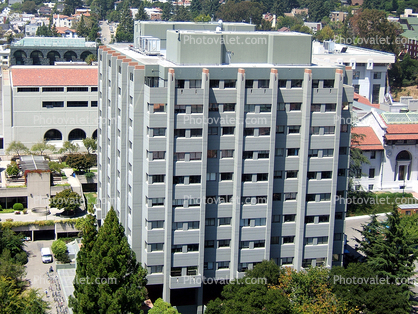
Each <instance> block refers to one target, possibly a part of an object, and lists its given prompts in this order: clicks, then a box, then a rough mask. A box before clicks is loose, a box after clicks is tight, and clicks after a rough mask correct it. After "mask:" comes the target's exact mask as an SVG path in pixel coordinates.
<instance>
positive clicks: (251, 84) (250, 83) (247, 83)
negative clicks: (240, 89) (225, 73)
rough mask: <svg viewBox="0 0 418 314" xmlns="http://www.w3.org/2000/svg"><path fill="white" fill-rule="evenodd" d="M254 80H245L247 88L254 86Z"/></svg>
mask: <svg viewBox="0 0 418 314" xmlns="http://www.w3.org/2000/svg"><path fill="white" fill-rule="evenodd" d="M253 86H254V80H245V88H253Z"/></svg>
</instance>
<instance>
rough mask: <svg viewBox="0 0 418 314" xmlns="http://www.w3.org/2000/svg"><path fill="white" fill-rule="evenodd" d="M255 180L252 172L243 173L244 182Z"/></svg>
mask: <svg viewBox="0 0 418 314" xmlns="http://www.w3.org/2000/svg"><path fill="white" fill-rule="evenodd" d="M252 180H253V175H252V174H243V175H242V182H251V181H252Z"/></svg>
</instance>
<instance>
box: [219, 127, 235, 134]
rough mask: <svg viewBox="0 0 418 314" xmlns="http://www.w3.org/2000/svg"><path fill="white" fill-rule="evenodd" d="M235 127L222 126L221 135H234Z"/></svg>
mask: <svg viewBox="0 0 418 314" xmlns="http://www.w3.org/2000/svg"><path fill="white" fill-rule="evenodd" d="M234 130H235V127H233V126H227V127H223V128H222V135H234Z"/></svg>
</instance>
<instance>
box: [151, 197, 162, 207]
mask: <svg viewBox="0 0 418 314" xmlns="http://www.w3.org/2000/svg"><path fill="white" fill-rule="evenodd" d="M150 200H151V206H164V197H157V198H150Z"/></svg>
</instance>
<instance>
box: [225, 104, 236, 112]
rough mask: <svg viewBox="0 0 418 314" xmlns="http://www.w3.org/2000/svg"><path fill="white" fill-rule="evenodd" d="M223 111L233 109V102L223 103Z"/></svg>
mask: <svg viewBox="0 0 418 314" xmlns="http://www.w3.org/2000/svg"><path fill="white" fill-rule="evenodd" d="M225 111H235V104H224V112H225Z"/></svg>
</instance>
